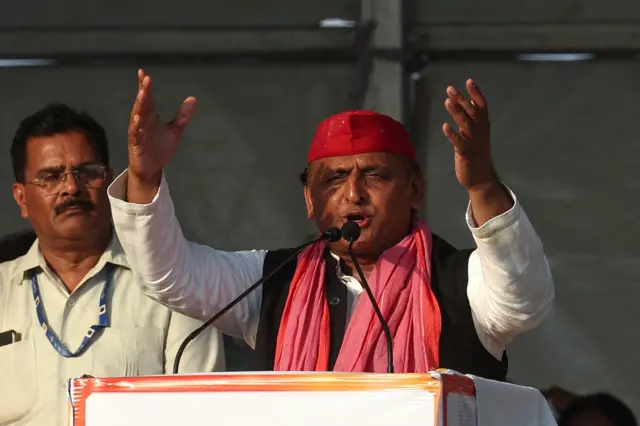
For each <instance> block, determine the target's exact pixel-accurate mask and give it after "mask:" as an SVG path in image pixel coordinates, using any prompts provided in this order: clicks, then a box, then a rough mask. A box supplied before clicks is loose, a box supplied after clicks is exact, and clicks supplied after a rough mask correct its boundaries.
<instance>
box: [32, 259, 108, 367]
mask: <svg viewBox="0 0 640 426" xmlns="http://www.w3.org/2000/svg"><path fill="white" fill-rule="evenodd" d="M105 269H106V271H107V281H106V282H105V284H104V287H102V293H100V304H99V306H98V324H95V325H92V326H91V327H89V331H87V334H86V335H85V336H84V339H83V340H82V343H81V344H80V346H79V347H78V349H77V350H76V351H75V352H70V351H69V349H67V348H66V347H65V346H64V345H63V344H62V342H61V341H60V338H59V337H58V336H57V335H56V333H54V331H53V330H52V329H51V327H50V326H49V321H47V314H46V313H45V312H44V306H42V298H41V297H40V287H39V286H38V276H37V274H36V273H34V274H33V275H32V276H31V288H32V290H33V301H34V302H35V303H36V315H37V316H38V321H40V326H41V327H42V329H43V330H44V333H45V334H46V336H47V339H49V342H51V346H53V348H54V349H55V350H56V351H58V353H59V354H60V355H62V356H64V357H66V358H73V357H77V356H80V355H82V353H83V351H84V350H85V349H86V348H87V346H88V345H89V343H91V341H92V340H93V338H94V336H96V335H97V333H96V332H98V331H100V330H102V329H103V328H106V327H109V312H108V310H107V291H108V289H109V284H111V280H112V278H113V273H114V272H115V267H114V265H113V264H112V263H107V265H106V266H105Z"/></svg>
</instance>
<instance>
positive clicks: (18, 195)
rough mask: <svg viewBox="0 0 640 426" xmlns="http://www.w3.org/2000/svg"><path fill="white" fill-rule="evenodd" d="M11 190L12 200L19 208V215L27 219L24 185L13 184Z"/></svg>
mask: <svg viewBox="0 0 640 426" xmlns="http://www.w3.org/2000/svg"><path fill="white" fill-rule="evenodd" d="M12 189H13V199H14V200H16V204H18V207H20V215H21V216H22V217H23V218H24V219H28V218H29V212H28V210H27V200H26V195H25V185H24V183H19V182H15V183H14V184H13V186H12Z"/></svg>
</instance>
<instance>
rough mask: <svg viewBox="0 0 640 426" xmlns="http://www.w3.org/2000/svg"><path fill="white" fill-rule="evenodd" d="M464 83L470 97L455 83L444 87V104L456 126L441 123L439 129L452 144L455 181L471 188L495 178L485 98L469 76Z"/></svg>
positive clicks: (495, 179)
mask: <svg viewBox="0 0 640 426" xmlns="http://www.w3.org/2000/svg"><path fill="white" fill-rule="evenodd" d="M466 86H467V91H468V92H469V96H470V98H471V99H467V98H465V96H464V95H463V94H462V93H460V91H459V90H457V89H456V88H455V87H453V86H449V87H447V96H448V97H447V99H446V100H445V102H444V106H445V108H446V109H447V112H449V114H451V117H452V118H453V120H454V121H455V123H456V124H457V127H458V130H457V131H456V130H454V129H453V127H452V126H451V125H449V124H448V123H445V124H444V125H443V126H442V132H443V133H444V134H445V136H446V137H448V138H449V140H450V141H451V143H452V144H453V149H454V151H455V168H456V176H457V178H458V181H459V182H460V184H461V185H462V186H464V187H465V188H467V189H473V188H474V187H477V186H478V185H486V184H488V183H491V182H496V181H497V176H496V173H495V171H494V169H493V164H492V161H491V143H490V131H489V110H488V108H487V100H486V99H485V97H484V95H483V94H482V92H481V91H480V89H479V88H478V86H477V85H476V83H475V82H474V81H473V80H471V79H469V80H467V84H466Z"/></svg>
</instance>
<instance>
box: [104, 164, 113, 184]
mask: <svg viewBox="0 0 640 426" xmlns="http://www.w3.org/2000/svg"><path fill="white" fill-rule="evenodd" d="M105 182H106V183H107V186H109V185H111V182H113V169H112V168H111V167H109V168H108V169H107V176H106V177H105Z"/></svg>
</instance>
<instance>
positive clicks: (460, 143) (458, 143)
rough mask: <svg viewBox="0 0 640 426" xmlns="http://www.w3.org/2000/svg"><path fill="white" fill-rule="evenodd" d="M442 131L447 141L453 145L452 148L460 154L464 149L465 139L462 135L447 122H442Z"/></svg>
mask: <svg viewBox="0 0 640 426" xmlns="http://www.w3.org/2000/svg"><path fill="white" fill-rule="evenodd" d="M442 133H444V135H445V136H446V137H447V138H449V141H450V142H451V144H452V145H453V149H454V150H455V151H456V152H457V153H459V154H461V153H462V152H463V151H464V146H465V141H464V139H463V138H462V136H461V135H460V134H459V133H458V132H456V131H455V130H453V127H451V126H450V125H449V123H444V124H443V125H442Z"/></svg>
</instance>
